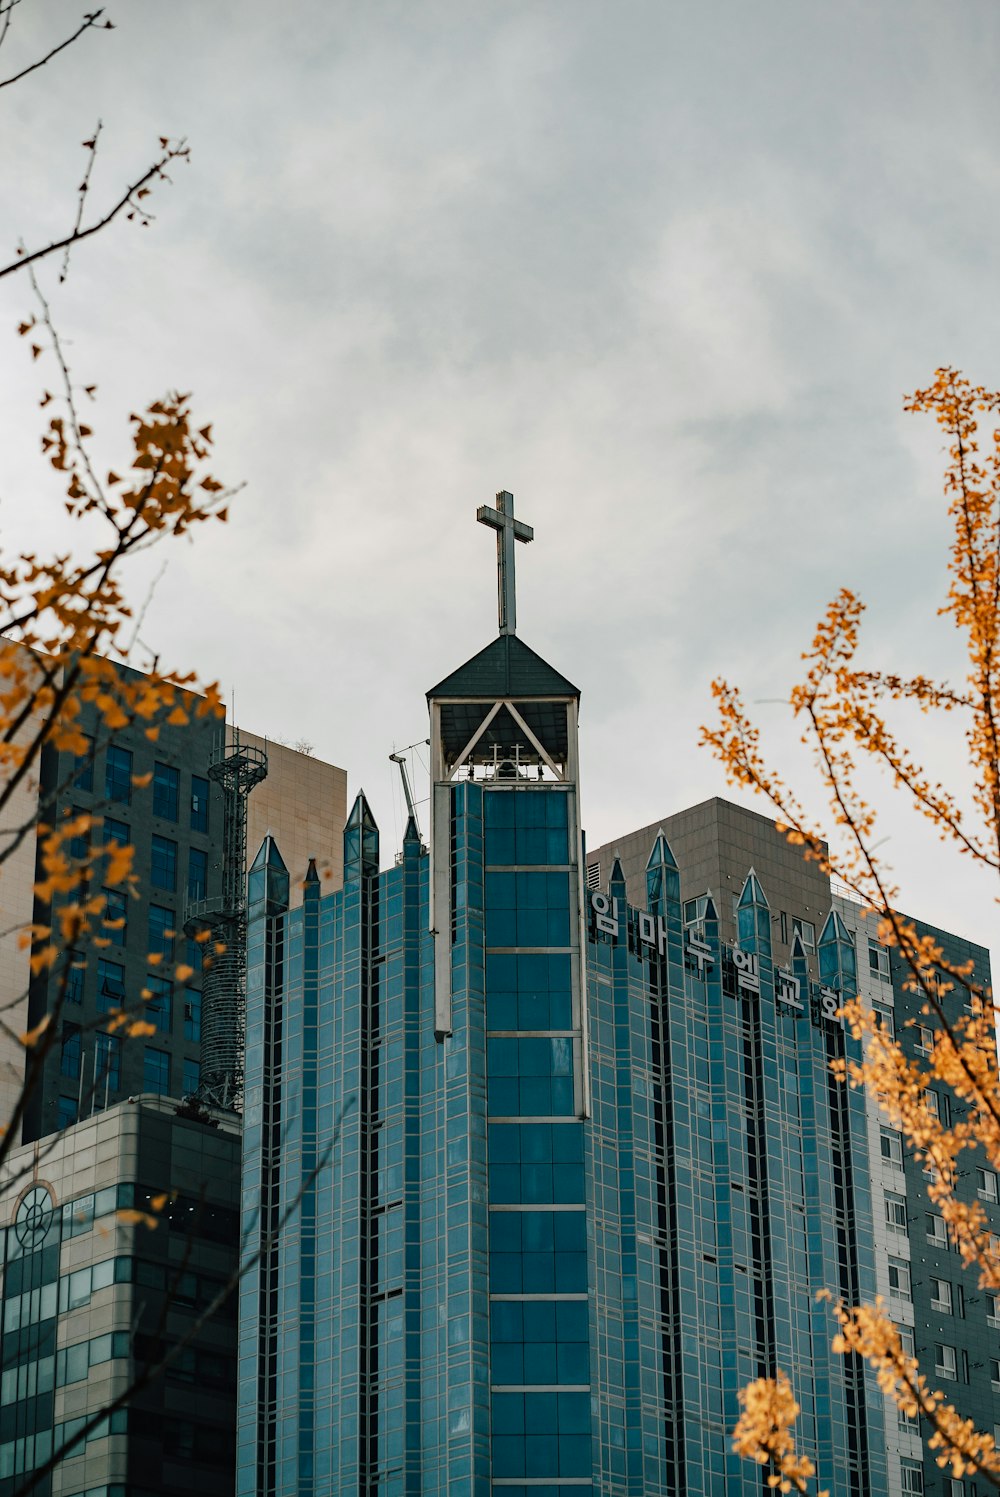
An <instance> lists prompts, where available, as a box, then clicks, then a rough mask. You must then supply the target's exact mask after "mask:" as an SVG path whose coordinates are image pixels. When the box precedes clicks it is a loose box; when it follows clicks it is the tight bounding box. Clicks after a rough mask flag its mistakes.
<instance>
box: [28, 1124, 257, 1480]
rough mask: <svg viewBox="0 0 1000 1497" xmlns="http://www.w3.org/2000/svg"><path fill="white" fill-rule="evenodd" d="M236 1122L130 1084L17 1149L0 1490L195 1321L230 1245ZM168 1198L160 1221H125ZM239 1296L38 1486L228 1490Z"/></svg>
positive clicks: (226, 1263) (39, 1461) (221, 1275)
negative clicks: (100, 1107)
mask: <svg viewBox="0 0 1000 1497" xmlns="http://www.w3.org/2000/svg"><path fill="white" fill-rule="evenodd" d="M239 1148H240V1141H239V1133H238V1127H237V1120H236V1119H234V1118H232V1117H229V1118H226V1117H220V1118H217V1119H215V1121H214V1123H211V1124H210V1123H207V1122H204V1121H195V1120H191V1119H183V1118H179V1117H178V1116H177V1115H176V1104H171V1103H168V1102H167V1101H165V1100H163V1099H160V1098H157V1097H139V1098H133V1099H130V1100H129V1101H127V1102H122V1103H120V1104H118V1105H117V1106H112V1107H110V1108H109V1109H108V1110H107V1111H104V1112H101V1113H100V1114H99V1115H97V1116H95V1117H92V1118H89V1119H87V1120H85V1121H82V1122H80V1123H78V1124H77V1125H76V1126H75V1127H72V1128H68V1129H66V1130H65V1131H64V1132H63V1133H61V1134H59V1135H57V1136H56V1137H54V1138H52V1139H48V1140H45V1141H44V1143H41V1144H38V1143H35V1144H29V1145H25V1146H22V1147H21V1148H18V1149H16V1150H14V1151H13V1152H12V1154H11V1155H10V1156H9V1158H8V1161H7V1165H6V1168H5V1171H4V1181H3V1184H2V1185H0V1246H2V1253H3V1263H2V1287H0V1314H2V1333H0V1334H2V1370H0V1497H10V1494H12V1493H14V1492H16V1491H18V1490H19V1489H20V1488H21V1485H22V1483H23V1479H24V1474H25V1473H26V1472H30V1471H37V1470H38V1469H39V1468H40V1467H42V1466H43V1465H44V1464H45V1462H46V1461H47V1460H48V1459H49V1458H50V1456H51V1455H52V1454H53V1453H54V1452H58V1450H59V1449H60V1447H61V1446H62V1445H63V1444H65V1443H66V1441H67V1440H68V1439H70V1438H71V1437H72V1436H73V1434H75V1433H76V1431H77V1430H78V1429H79V1428H81V1427H82V1426H83V1425H85V1424H86V1423H89V1421H90V1420H91V1419H92V1418H93V1416H94V1415H96V1414H100V1413H101V1412H102V1411H104V1410H106V1409H107V1408H108V1407H109V1405H110V1404H111V1403H112V1401H113V1400H114V1399H115V1398H116V1397H118V1395H120V1394H121V1393H122V1392H123V1391H124V1390H125V1389H126V1388H128V1387H130V1386H131V1385H132V1384H133V1383H134V1381H135V1378H136V1376H137V1375H138V1374H140V1373H141V1372H142V1371H143V1370H144V1369H145V1368H146V1367H147V1366H148V1365H149V1364H150V1363H156V1362H157V1361H158V1360H159V1357H160V1354H161V1351H162V1349H163V1347H164V1346H168V1347H169V1346H174V1347H176V1345H177V1343H178V1342H179V1341H180V1340H181V1339H182V1338H183V1337H184V1336H185V1335H186V1334H187V1333H188V1332H189V1331H190V1329H191V1327H192V1325H193V1323H194V1321H195V1319H196V1317H197V1316H198V1315H199V1314H200V1313H201V1312H202V1311H203V1310H204V1309H205V1308H206V1306H208V1305H209V1304H211V1302H212V1301H213V1299H214V1298H215V1296H216V1295H217V1294H218V1293H219V1291H220V1290H221V1289H222V1287H223V1286H224V1285H225V1283H226V1282H227V1280H229V1278H230V1276H231V1275H232V1272H233V1269H234V1266H235V1264H236V1260H237V1254H238V1248H239V1213H238V1204H239V1200H238V1196H239V1183H238V1182H239ZM171 1190H176V1191H177V1194H176V1197H175V1198H174V1199H173V1200H172V1201H170V1202H169V1204H167V1205H165V1206H164V1207H163V1209H162V1210H160V1211H159V1212H158V1213H157V1215H158V1218H159V1225H158V1226H157V1227H156V1229H155V1230H150V1229H149V1228H148V1227H146V1226H145V1225H142V1224H139V1225H131V1224H125V1222H123V1221H122V1220H121V1219H120V1218H119V1217H117V1216H116V1214H115V1213H116V1212H118V1211H120V1210H130V1211H141V1212H149V1211H150V1210H151V1203H153V1202H154V1201H155V1200H156V1198H157V1197H158V1196H159V1194H160V1193H161V1192H168V1191H171ZM235 1350H236V1303H235V1297H234V1296H233V1297H230V1299H229V1300H228V1303H227V1304H225V1305H224V1306H223V1307H222V1308H220V1309H219V1310H218V1312H217V1313H216V1314H214V1315H213V1316H212V1318H211V1320H210V1321H209V1322H208V1323H207V1324H205V1325H204V1326H203V1327H202V1328H201V1329H200V1330H199V1331H198V1332H197V1334H196V1335H195V1336H194V1337H193V1338H192V1340H191V1341H190V1343H189V1344H188V1345H187V1346H186V1347H185V1348H184V1349H183V1350H181V1351H180V1352H179V1354H178V1355H177V1356H176V1358H175V1360H174V1361H173V1363H172V1364H171V1366H170V1367H169V1369H168V1370H167V1371H166V1373H165V1374H164V1376H163V1377H162V1378H160V1379H158V1380H157V1381H156V1382H154V1383H152V1384H151V1385H150V1386H149V1387H148V1388H145V1389H144V1390H142V1391H141V1392H139V1393H138V1394H136V1396H135V1397H134V1398H133V1399H132V1400H131V1401H130V1402H129V1404H128V1407H127V1408H122V1409H121V1410H118V1411H116V1412H113V1413H111V1414H110V1415H109V1416H108V1417H106V1418H104V1419H102V1420H100V1421H99V1422H98V1423H97V1424H96V1425H95V1427H94V1428H93V1429H92V1430H91V1431H90V1433H89V1434H88V1436H87V1438H86V1439H85V1440H84V1441H83V1442H82V1443H81V1444H80V1445H79V1446H78V1447H77V1448H76V1449H75V1450H74V1451H72V1452H71V1453H70V1454H68V1455H67V1456H66V1458H65V1459H64V1460H62V1461H61V1462H60V1463H59V1464H58V1465H57V1466H56V1468H55V1470H54V1472H52V1473H51V1474H49V1475H47V1476H45V1477H44V1478H42V1480H41V1481H40V1483H39V1484H38V1486H36V1488H35V1491H36V1492H37V1493H38V1494H39V1497H190V1494H191V1493H193V1492H198V1493H209V1492H211V1493H225V1492H227V1491H231V1490H232V1484H233V1461H234V1424H235Z"/></svg>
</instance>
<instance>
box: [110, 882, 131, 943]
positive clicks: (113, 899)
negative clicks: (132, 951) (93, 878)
mask: <svg viewBox="0 0 1000 1497" xmlns="http://www.w3.org/2000/svg"><path fill="white" fill-rule="evenodd" d="M104 901H105V903H104V927H105V928H104V934H105V935H106V936H107V938H108V940H109V941H110V942H111V944H112V946H124V945H125V935H126V932H127V930H128V926H127V924H126V917H127V914H128V901H127V899H126V897H125V895H124V894H123V893H122V891H121V890H120V889H105V890H104Z"/></svg>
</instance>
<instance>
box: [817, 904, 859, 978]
mask: <svg viewBox="0 0 1000 1497" xmlns="http://www.w3.org/2000/svg"><path fill="white" fill-rule="evenodd" d="M819 976H820V981H821V982H823V983H825V984H826V985H827V986H828V987H832V988H836V989H837V991H838V992H840V993H843V994H844V996H845V997H851V998H853V997H854V996H855V994H856V992H857V983H858V962H857V957H856V955H855V951H854V941H853V939H852V937H851V933H850V931H849V930H848V929H847V926H846V925H845V924H844V922H843V919H842V918H841V916H840V915H838V913H837V911H836V910H831V911H830V913H829V915H827V917H826V920H825V921H824V924H823V929H822V930H821V931H820V935H819Z"/></svg>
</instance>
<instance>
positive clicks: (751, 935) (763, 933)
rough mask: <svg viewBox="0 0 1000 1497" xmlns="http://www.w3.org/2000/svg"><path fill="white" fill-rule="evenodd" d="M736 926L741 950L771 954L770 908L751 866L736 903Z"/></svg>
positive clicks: (760, 954) (762, 954)
mask: <svg viewBox="0 0 1000 1497" xmlns="http://www.w3.org/2000/svg"><path fill="white" fill-rule="evenodd" d="M736 927H737V931H738V933H739V942H740V948H741V950H743V951H755V952H756V953H757V954H758V955H759V956H768V957H769V956H770V955H771V910H770V906H769V905H768V902H767V898H766V896H765V894H764V890H763V889H762V888H761V886H760V879H759V878H758V877H757V874H756V872H755V871H754V869H753V868H751V869H750V872H749V873H748V874H747V876H746V882H745V883H744V885H743V888H742V890H741V892H740V897H739V899H738V901H737V904H736Z"/></svg>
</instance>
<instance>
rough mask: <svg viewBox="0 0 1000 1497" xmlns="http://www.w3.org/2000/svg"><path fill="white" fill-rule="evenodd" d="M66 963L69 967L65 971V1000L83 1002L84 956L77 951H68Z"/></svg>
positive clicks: (85, 965)
mask: <svg viewBox="0 0 1000 1497" xmlns="http://www.w3.org/2000/svg"><path fill="white" fill-rule="evenodd" d="M66 963H67V966H68V968H69V970H68V972H67V973H66V1002H67V1003H82V1002H83V979H84V975H85V973H86V971H87V962H86V958H85V957H84V956H83V954H82V953H81V952H79V951H68V952H67V953H66Z"/></svg>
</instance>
